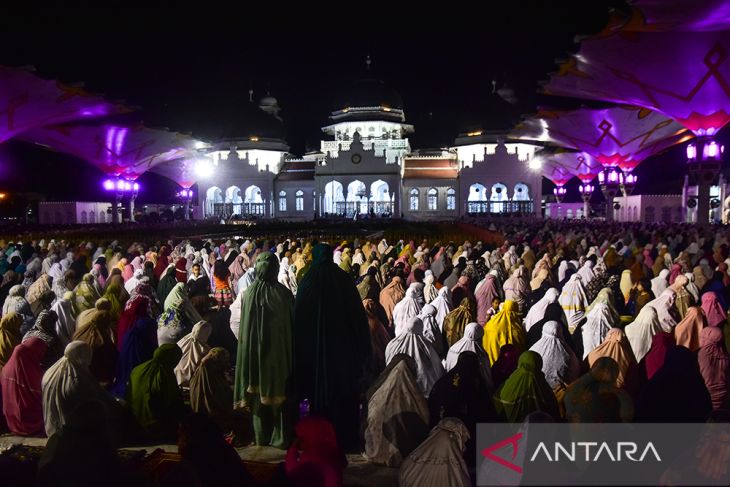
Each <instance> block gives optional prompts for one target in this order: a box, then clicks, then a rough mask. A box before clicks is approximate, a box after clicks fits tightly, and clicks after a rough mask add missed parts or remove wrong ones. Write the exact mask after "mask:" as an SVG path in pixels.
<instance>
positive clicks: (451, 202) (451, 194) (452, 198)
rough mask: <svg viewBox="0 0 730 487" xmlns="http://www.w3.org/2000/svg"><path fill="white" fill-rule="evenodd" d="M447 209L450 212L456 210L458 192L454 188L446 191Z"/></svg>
mask: <svg viewBox="0 0 730 487" xmlns="http://www.w3.org/2000/svg"><path fill="white" fill-rule="evenodd" d="M446 209H447V210H449V211H453V210H455V209H456V190H455V189H454V188H449V189H447V190H446Z"/></svg>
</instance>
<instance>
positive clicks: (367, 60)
mask: <svg viewBox="0 0 730 487" xmlns="http://www.w3.org/2000/svg"><path fill="white" fill-rule="evenodd" d="M372 62H373V61H372V59H370V54H368V56H367V58H365V71H367V72H368V73H369V72H370V65H371V64H372Z"/></svg>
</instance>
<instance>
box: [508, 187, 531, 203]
mask: <svg viewBox="0 0 730 487" xmlns="http://www.w3.org/2000/svg"><path fill="white" fill-rule="evenodd" d="M512 200H513V201H530V188H529V186H527V185H526V184H525V183H517V184H515V190H514V194H513V195H512Z"/></svg>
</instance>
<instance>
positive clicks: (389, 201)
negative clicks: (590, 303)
mask: <svg viewBox="0 0 730 487" xmlns="http://www.w3.org/2000/svg"><path fill="white" fill-rule="evenodd" d="M259 108H260V109H261V111H262V112H264V114H265V115H266V116H267V117H272V118H274V119H276V120H279V121H280V119H279V118H278V113H279V107H278V102H277V100H276V99H274V98H273V97H271V96H267V97H265V98H263V99H262V100H261V101H260V103H259ZM329 118H330V123H329V125H326V126H324V127H322V132H323V137H322V140H321V141H320V146H319V150H317V151H314V152H310V153H307V154H305V155H304V156H303V157H300V158H295V157H292V156H291V155H290V154H289V152H288V150H289V147H288V145H287V143H286V141H285V140H284V137H283V136H280V137H276V136H274V137H271V136H268V137H267V136H265V135H266V134H264V135H258V134H253V135H250V136H247V137H243V138H237V139H229V140H225V141H222V142H220V143H219V144H217V145H215V146H214V147H213V148H212V150H210V151H209V152H208V153H207V154H206V155H207V156H208V157H209V158H210V159H211V160H212V162H213V166H214V170H213V171H212V174H211V176H210V177H209V178H206V179H203V180H199V181H198V188H199V191H198V195H197V199H198V201H197V203H198V204H197V206H196V209H195V212H196V213H195V217H196V218H211V219H212V218H215V219H224V220H228V219H236V218H241V219H247V218H263V219H269V218H276V219H281V220H292V221H297V220H298V221H306V220H312V219H317V218H331V217H346V218H355V217H365V216H367V217H370V218H391V217H396V218H405V219H407V220H445V219H450V218H458V217H462V216H466V215H470V216H479V215H491V214H536V215H539V214H540V211H541V209H540V202H541V199H542V192H541V188H542V174H541V171H540V170H539V167H538V168H533V165H534V162H533V157H534V154H535V151H536V150H537V149H539V147H537V146H534V145H531V144H527V143H524V142H519V141H510V140H509V139H506V138H503V137H502V136H501V135H500V134H495V133H482V132H471V133H467V134H461V135H460V136H459V137H457V138H456V139H455V140H454V143H453V144H452V145H451V146H449V147H439V148H436V149H429V148H419V149H416V148H413V147H411V143H410V141H409V135H410V134H412V133H414V131H415V128H414V127H413V125H410V124H408V123H407V122H406V116H405V112H404V109H403V102H402V100H401V98H400V96H399V95H398V94H397V93H396V92H394V91H393V90H390V89H388V88H387V87H386V86H385V85H384V84H383V83H382V82H381V81H379V80H360V81H358V82H356V83H355V84H354V85H353V87H352V88H351V89H350V90H349V91H348V92H347V94H346V95H345V96H344V97H343V98H342V99H341V100H340V101H339V105H338V106H337V108H336V109H335V110H334V111H332V112H331V114H330V116H329Z"/></svg>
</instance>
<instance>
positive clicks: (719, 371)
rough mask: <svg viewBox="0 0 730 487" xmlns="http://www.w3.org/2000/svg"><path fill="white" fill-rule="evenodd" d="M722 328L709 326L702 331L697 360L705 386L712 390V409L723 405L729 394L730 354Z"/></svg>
mask: <svg viewBox="0 0 730 487" xmlns="http://www.w3.org/2000/svg"><path fill="white" fill-rule="evenodd" d="M722 341H723V336H722V329H721V328H715V327H707V328H705V329H703V330H702V332H701V333H700V350H699V352H697V361H698V362H699V364H700V372H701V373H702V378H703V379H704V380H705V386H707V390H708V391H709V392H710V398H711V399H712V409H719V408H721V407H722V406H723V403H724V402H725V399H727V396H728V379H730V370H729V369H730V356H729V355H728V354H727V352H726V351H725V350H724V348H723V345H722Z"/></svg>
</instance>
